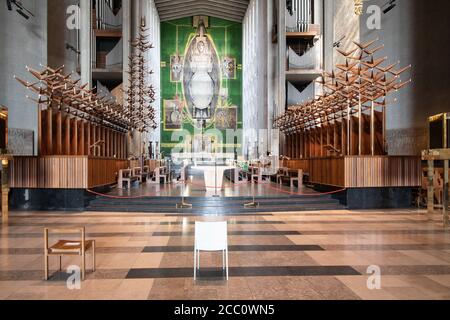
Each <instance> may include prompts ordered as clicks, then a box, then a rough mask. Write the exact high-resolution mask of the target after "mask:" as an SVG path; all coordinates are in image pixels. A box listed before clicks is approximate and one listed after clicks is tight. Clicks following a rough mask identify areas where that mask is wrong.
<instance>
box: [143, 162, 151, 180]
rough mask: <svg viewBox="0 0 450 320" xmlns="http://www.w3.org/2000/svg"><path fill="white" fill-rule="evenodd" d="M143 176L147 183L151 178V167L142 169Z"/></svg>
mask: <svg viewBox="0 0 450 320" xmlns="http://www.w3.org/2000/svg"><path fill="white" fill-rule="evenodd" d="M142 176H144V177H145V181H147V180H148V179H149V176H150V167H149V166H144V167H143V168H142Z"/></svg>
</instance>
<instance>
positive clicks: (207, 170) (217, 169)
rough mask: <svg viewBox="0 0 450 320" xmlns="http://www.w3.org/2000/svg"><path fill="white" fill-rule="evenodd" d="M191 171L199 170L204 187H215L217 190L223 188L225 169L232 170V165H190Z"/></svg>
mask: <svg viewBox="0 0 450 320" xmlns="http://www.w3.org/2000/svg"><path fill="white" fill-rule="evenodd" d="M191 169H192V170H193V171H199V172H202V173H203V176H204V178H203V179H204V182H205V188H206V189H207V190H208V189H212V190H214V189H216V190H217V191H221V190H223V178H224V176H225V171H228V170H234V169H236V167H234V166H192V167H191Z"/></svg>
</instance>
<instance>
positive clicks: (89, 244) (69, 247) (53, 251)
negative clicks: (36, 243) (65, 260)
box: [44, 227, 95, 280]
mask: <svg viewBox="0 0 450 320" xmlns="http://www.w3.org/2000/svg"><path fill="white" fill-rule="evenodd" d="M50 233H51V234H72V233H73V234H75V233H79V234H80V235H81V239H80V240H59V241H58V242H56V243H55V244H54V245H52V246H49V234H50ZM44 246H45V248H44V255H45V260H44V264H45V280H48V278H49V256H58V257H59V270H60V271H61V270H62V256H80V257H81V278H82V279H83V280H84V278H85V274H86V252H87V251H88V250H89V249H91V250H92V271H93V272H95V240H86V229H85V228H84V227H80V228H67V229H65V228H59V229H49V228H45V229H44Z"/></svg>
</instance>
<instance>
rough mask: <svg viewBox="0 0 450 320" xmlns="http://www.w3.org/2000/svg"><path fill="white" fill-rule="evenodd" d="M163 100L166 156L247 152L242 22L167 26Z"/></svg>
mask: <svg viewBox="0 0 450 320" xmlns="http://www.w3.org/2000/svg"><path fill="white" fill-rule="evenodd" d="M161 100H162V101H161V110H162V112H161V126H160V127H161V152H162V153H163V154H164V155H165V156H167V155H170V154H172V152H178V153H179V152H192V153H196V152H201V151H203V152H211V153H222V152H223V153H230V152H232V153H236V154H237V155H240V154H242V150H241V141H242V134H241V132H242V24H241V23H237V22H232V21H226V20H223V19H219V18H213V17H204V16H200V17H199V16H196V17H190V18H183V19H178V20H173V21H168V22H162V23H161ZM227 137H228V138H227ZM180 146H181V147H180ZM175 147H177V148H176V151H173V150H174V148H175Z"/></svg>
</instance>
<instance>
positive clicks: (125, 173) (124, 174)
mask: <svg viewBox="0 0 450 320" xmlns="http://www.w3.org/2000/svg"><path fill="white" fill-rule="evenodd" d="M137 180H138V177H136V176H134V174H133V171H132V170H131V169H122V170H120V171H119V180H118V186H119V189H123V183H124V182H126V183H127V184H128V189H131V183H132V182H134V181H137Z"/></svg>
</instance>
